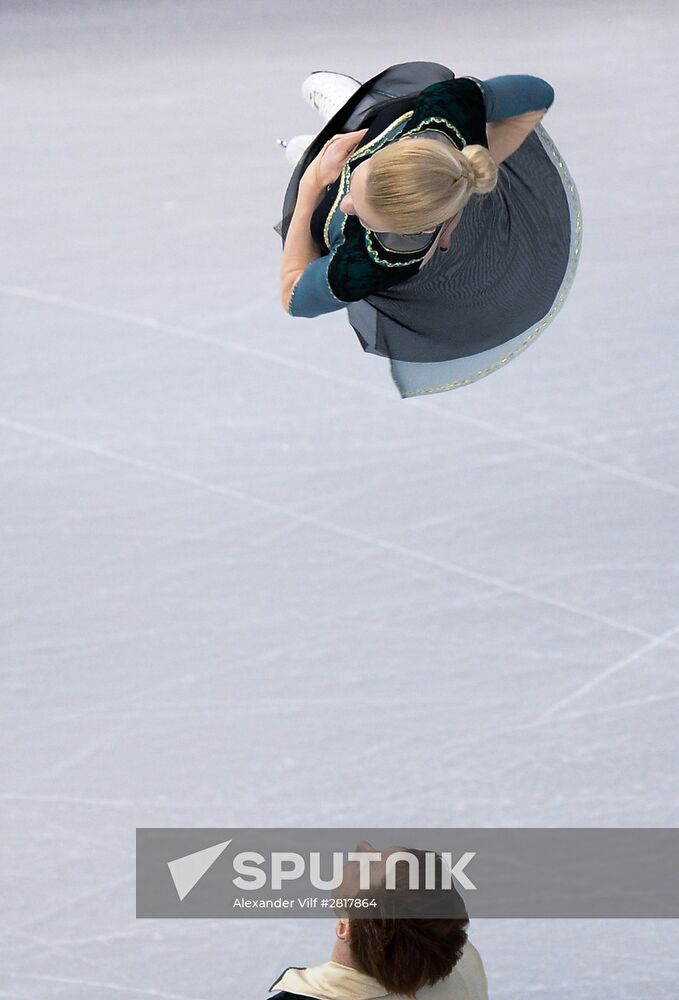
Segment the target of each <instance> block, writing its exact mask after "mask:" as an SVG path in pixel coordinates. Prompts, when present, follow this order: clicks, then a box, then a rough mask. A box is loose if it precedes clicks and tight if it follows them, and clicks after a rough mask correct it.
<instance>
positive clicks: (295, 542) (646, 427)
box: [0, 0, 679, 1000]
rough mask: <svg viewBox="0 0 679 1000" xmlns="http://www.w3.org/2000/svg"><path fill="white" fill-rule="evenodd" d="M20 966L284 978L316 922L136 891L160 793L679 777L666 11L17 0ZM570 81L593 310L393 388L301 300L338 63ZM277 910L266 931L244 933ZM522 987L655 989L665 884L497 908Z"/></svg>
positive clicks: (470, 816) (570, 803)
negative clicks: (297, 269) (299, 160)
mask: <svg viewBox="0 0 679 1000" xmlns="http://www.w3.org/2000/svg"><path fill="white" fill-rule="evenodd" d="M0 26H1V30H0V51H1V53H2V59H3V73H2V77H1V78H0V92H1V100H2V105H3V110H4V114H3V116H2V121H3V126H2V143H1V144H0V164H1V176H2V183H1V184H0V217H1V218H2V229H3V240H2V244H3V246H2V268H1V272H0V278H1V288H0V292H1V294H0V308H1V310H2V365H1V366H0V390H1V396H2V402H1V404H0V439H1V445H0V446H1V447H2V455H3V462H4V466H3V475H2V538H3V545H2V560H3V569H4V571H3V573H2V578H1V586H2V591H3V593H2V621H3V626H4V627H3V635H2V640H1V644H2V645H1V648H2V659H3V667H2V677H3V695H4V697H3V699H2V765H3V779H2V800H3V802H2V816H3V826H4V831H3V837H2V852H3V856H4V862H3V869H4V871H5V885H4V888H3V893H2V896H3V908H2V909H3V915H2V922H3V955H2V961H1V963H0V967H1V968H2V975H1V976H0V983H1V985H0V997H11V998H13V1000H29V998H30V1000H53V998H73V997H78V998H80V997H87V998H90V997H92V998H97V1000H115V998H118V997H126V998H127V997H129V998H131V1000H134V998H143V997H154V998H164V1000H179V998H182V1000H189V998H190V1000H223V998H224V1000H225V998H233V1000H236V998H241V997H254V998H257V997H261V998H264V997H265V996H266V993H267V988H268V986H269V984H270V983H271V982H272V981H273V979H274V978H275V976H276V975H277V974H278V973H279V972H280V971H281V970H282V969H283V968H284V967H286V966H288V965H304V964H316V963H317V962H321V961H324V960H325V959H326V958H327V957H328V955H329V950H330V947H331V944H332V940H333V928H332V924H331V923H330V922H328V921H319V922H315V921H314V922H310V921H304V922H301V921H300V922H293V921H278V922H276V921H266V922H259V923H257V924H256V925H253V924H251V923H249V922H248V921H228V922H227V921H224V922H213V921H195V922H191V921H181V922H172V921H168V922H163V921H136V920H135V917H134V831H135V827H137V826H175V825H177V826H220V827H222V826H223V827H228V826H248V825H255V826H269V825H270V826H278V825H290V826H294V825H297V824H302V825H306V826H330V825H343V826H356V825H359V824H360V823H363V822H365V823H366V824H367V825H369V826H378V825H385V826H387V825H388V826H399V825H406V826H417V825H421V826H444V825H461V826H503V825H508V826H523V825H528V826H562V825H565V826H579V825H594V826H607V825H610V826H626V825H628V826H639V825H649V826H662V825H676V824H677V822H678V819H679V816H678V811H677V807H678V804H679V791H678V782H677V762H678V750H679V726H678V725H677V721H678V715H679V609H678V602H677V595H678V592H679V586H678V583H679V559H678V558H677V557H678V554H679V553H678V551H677V508H678V501H679V463H678V462H677V453H676V442H677V430H678V424H679V407H678V405H677V388H676V370H677V364H678V362H679V348H678V344H679V341H678V339H677V321H676V316H677V308H676V307H677V301H676V299H677V292H676V288H677V282H676V263H677V249H678V241H679V237H678V235H677V234H678V232H679V229H678V227H677V222H678V221H679V220H678V219H677V199H676V155H675V154H676V149H675V146H674V143H675V140H676V135H677V127H678V124H679V123H678V120H677V102H676V101H675V100H674V98H673V94H674V93H675V90H676V85H677V83H678V82H679V68H678V66H677V62H676V49H677V32H676V28H677V11H676V6H675V5H674V4H673V3H671V2H667V3H646V4H633V3H631V2H623V3H619V2H616V3H612V2H610V3H608V2H606V3H589V4H586V5H585V4H577V3H576V4H572V3H553V4H549V5H547V4H537V3H522V2H517V3H514V2H513V3H504V2H496V3H487V4H484V5H483V7H482V9H478V5H476V4H473V3H471V2H469V0H462V2H460V3H455V4H448V3H436V4H433V3H426V4H425V3H422V2H417V0H409V2H408V3H407V4H406V3H398V4H396V3H393V2H390V3H385V2H381V0H380V2H376V3H372V4H371V5H369V7H368V9H367V10H364V9H362V5H361V4H359V3H358V2H355V0H351V2H345V3H343V4H341V5H338V6H337V7H336V8H332V7H328V6H327V5H319V4H317V3H310V2H306V0H305V2H298V0H296V2H295V3H294V4H277V3H275V2H274V0H270V2H267V3H264V2H260V3H258V4H254V5H251V8H250V9H249V10H247V11H246V10H245V7H244V5H237V4H236V3H234V2H232V0H229V2H226V3H218V2H216V0H213V2H203V0H194V2H191V0H181V2H180V0H176V2H169V0H157V2H153V3H152V2H147V3H142V2H140V3H130V2H121V0H115V2H103V0H100V2H82V3H77V4H76V3H67V2H65V0H57V2H51V3H49V4H24V3H19V2H13V3H10V2H5V3H3V5H2V15H1V25H0ZM409 59H430V60H433V61H436V62H443V63H445V64H447V65H450V66H451V67H452V68H453V69H454V70H455V71H456V72H457V73H458V74H460V75H461V74H464V73H472V74H474V75H477V76H480V77H484V76H493V75H496V74H499V73H511V72H517V73H519V72H529V73H535V74H538V75H542V76H544V77H546V78H547V79H549V80H550V82H551V83H552V84H553V85H554V87H555V90H556V94H557V97H556V103H555V105H554V107H553V109H552V110H551V111H550V112H549V115H548V117H547V119H546V121H545V124H546V126H547V127H548V129H549V131H550V134H551V135H552V136H553V138H554V139H555V141H556V143H557V145H558V146H559V148H560V150H561V151H562V153H563V155H564V157H565V158H566V161H567V163H568V166H569V168H570V169H571V171H572V173H573V175H574V177H575V178H576V181H577V183H578V186H579V190H580V194H581V198H582V205H583V213H584V239H583V254H582V263H581V266H580V270H579V273H578V276H577V279H576V283H575V286H574V290H573V292H572V294H571V297H570V299H569V301H568V302H567V303H566V306H565V308H564V310H563V312H562V313H561V314H560V315H559V316H558V317H557V319H556V320H555V322H554V323H553V325H552V326H551V327H550V328H549V329H548V330H547V331H546V332H545V333H544V334H543V336H542V337H541V338H540V339H539V340H538V341H537V342H536V343H535V344H534V345H533V346H532V347H531V348H530V349H529V350H528V351H527V352H526V353H525V354H524V355H523V356H522V357H520V358H517V359H516V360H515V361H513V362H512V364H511V365H510V366H508V367H507V368H506V369H503V370H501V371H499V372H497V373H496V374H494V375H492V376H490V377H489V378H487V379H484V380H482V381H481V382H478V383H476V384H474V385H471V386H469V387H467V388H465V389H461V390H457V391H455V392H452V393H447V394H443V395H441V396H437V397H435V398H431V399H419V400H409V401H407V402H403V401H401V400H400V398H399V397H398V394H397V393H396V391H395V389H394V388H393V386H392V384H391V382H390V378H389V374H388V368H387V364H386V362H384V361H383V360H382V359H378V358H375V357H370V356H366V355H364V354H363V352H362V351H361V350H360V348H359V346H358V344H357V342H356V339H355V337H354V334H353V332H352V331H351V329H350V328H349V326H348V324H347V322H346V319H345V317H344V314H343V313H334V314H331V315H328V316H325V317H321V318H319V319H317V320H301V319H292V318H291V317H289V316H287V315H286V314H285V313H284V312H283V310H282V308H281V305H280V301H279V290H278V266H279V261H280V240H279V238H278V237H277V236H276V234H275V233H274V232H273V230H272V226H273V224H274V223H275V222H276V221H277V220H278V219H279V218H280V209H281V203H282V197H283V191H284V188H285V185H286V182H287V178H288V173H289V168H288V165H287V164H286V162H285V157H284V155H283V153H282V151H281V149H280V147H278V146H277V145H276V143H275V139H276V138H277V137H278V136H281V137H284V138H287V137H290V136H292V135H295V134H297V133H304V132H313V131H314V130H315V129H317V128H318V127H319V124H320V122H319V119H318V118H317V117H316V115H315V112H314V111H313V110H312V109H311V108H310V107H308V106H307V105H305V104H304V103H303V102H302V100H301V97H300V95H299V87H300V84H301V81H302V79H303V78H304V77H305V76H306V75H307V74H308V73H309V72H311V71H312V70H316V69H330V70H337V71H341V72H346V73H349V74H351V75H352V76H355V77H357V78H358V79H361V80H363V79H367V78H368V77H369V76H373V75H374V74H375V73H377V72H378V71H379V70H380V69H383V68H385V67H386V66H388V65H390V64H392V63H397V62H403V61H406V60H409ZM253 928H254V929H253ZM473 939H474V940H475V942H476V944H477V945H478V946H479V948H480V949H481V951H482V954H483V957H484V961H485V963H486V967H487V971H488V975H489V979H490V984H491V995H492V997H493V998H495V1000H525V998H526V997H527V996H538V997H541V998H546V1000H563V998H571V997H578V998H583V1000H601V998H602V997H615V998H616V1000H640V998H643V1000H661V998H662V1000H664V998H670V997H674V996H676V989H677V987H676V983H677V980H678V979H679V963H678V960H677V955H679V948H678V943H679V942H678V935H677V925H676V923H672V922H665V923H662V922H647V923H643V924H638V923H636V922H634V921H610V922H586V923H576V922H556V921H552V922H538V921H536V922H515V923H513V922H510V921H505V922H500V921H485V922H479V923H478V924H477V925H476V926H475V927H474V928H473Z"/></svg>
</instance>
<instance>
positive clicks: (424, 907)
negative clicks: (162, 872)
mask: <svg viewBox="0 0 679 1000" xmlns="http://www.w3.org/2000/svg"><path fill="white" fill-rule="evenodd" d="M356 849H357V850H358V851H372V852H374V850H375V848H373V847H372V845H371V844H369V843H367V841H362V842H361V843H360V844H358V845H357V848H356ZM398 850H402V848H395V847H393V848H389V849H387V850H384V851H382V852H380V853H381V855H382V861H381V862H380V863H379V864H378V863H375V864H373V865H371V870H370V888H369V889H368V890H363V891H361V890H360V889H357V888H356V885H357V884H358V876H357V874H356V872H355V871H354V872H353V873H352V871H351V869H352V868H357V867H358V863H357V862H356V861H352V862H349V863H348V864H347V865H345V875H344V878H343V883H342V888H341V889H340V890H338V895H339V896H340V897H341V898H342V899H347V898H349V899H356V898H360V897H364V898H365V900H366V902H369V903H370V905H371V908H365V909H357V908H355V909H354V910H353V914H354V915H351V914H350V913H349V915H348V911H347V909H345V910H343V911H341V915H340V916H339V919H338V921H337V924H336V927H335V934H336V938H337V940H336V941H335V946H334V948H333V950H332V954H331V956H330V960H329V961H328V962H325V963H323V964H322V965H316V966H312V967H311V968H299V967H297V966H292V967H290V968H288V969H286V970H285V971H284V972H283V973H282V974H281V975H280V976H279V977H278V978H277V979H276V981H275V982H274V983H273V985H272V986H271V987H270V989H271V990H272V991H273V990H276V991H277V992H276V994H275V996H274V997H272V998H271V1000H303V998H307V1000H309V998H315V1000H329V998H332V1000H392V998H393V1000H397V998H398V997H401V998H403V997H413V998H416V1000H488V985H487V982H486V974H485V970H484V968H483V963H482V961H481V956H480V955H479V953H478V951H477V950H476V948H474V946H473V945H472V943H471V941H469V940H468V937H467V927H468V924H469V917H468V915H467V911H466V908H465V906H464V902H463V900H462V898H461V897H460V895H459V893H458V892H457V890H456V889H455V888H454V887H453V888H451V889H441V888H434V889H410V888H409V886H408V879H409V875H410V872H409V868H408V867H407V866H406V865H405V863H404V862H399V863H398V864H396V865H395V866H394V869H395V888H394V889H393V890H387V889H386V887H385V884H386V882H385V862H386V859H387V858H388V856H389V855H390V854H393V853H394V852H395V851H398ZM409 853H410V854H412V855H414V856H415V857H416V858H417V860H418V868H419V873H418V874H419V878H420V885H424V884H425V872H426V861H425V852H424V851H417V850H413V849H409ZM435 864H436V878H437V880H439V879H440V877H441V870H442V860H441V857H440V855H436V861H435ZM438 884H439V886H440V884H441V883H440V882H439V883H438ZM349 885H350V886H352V888H351V889H350V890H349V889H347V886H349ZM376 911H377V916H373V915H372V914H374V913H375V912H376ZM357 914H362V915H361V916H358V915H357ZM366 914H370V916H366ZM432 914H434V915H433V916H432Z"/></svg>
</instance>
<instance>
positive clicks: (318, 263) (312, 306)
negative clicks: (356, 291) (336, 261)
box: [288, 254, 347, 318]
mask: <svg viewBox="0 0 679 1000" xmlns="http://www.w3.org/2000/svg"><path fill="white" fill-rule="evenodd" d="M332 259H333V254H327V255H326V256H325V257H319V258H318V260H312V262H311V263H310V264H307V266H306V267H305V268H304V270H303V271H302V276H301V277H300V278H299V279H298V281H297V284H296V285H295V287H294V288H293V290H292V296H291V299H290V304H289V306H288V312H289V313H290V315H291V316H306V317H308V318H311V317H313V316H322V315H323V313H330V312H336V311H337V310H338V309H344V307H345V306H346V305H347V302H345V301H344V300H342V299H338V298H337V296H336V295H335V293H334V292H333V290H332V288H331V287H330V282H329V281H328V268H329V267H330V263H331V261H332Z"/></svg>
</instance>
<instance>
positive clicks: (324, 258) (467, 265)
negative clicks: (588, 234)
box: [274, 62, 582, 397]
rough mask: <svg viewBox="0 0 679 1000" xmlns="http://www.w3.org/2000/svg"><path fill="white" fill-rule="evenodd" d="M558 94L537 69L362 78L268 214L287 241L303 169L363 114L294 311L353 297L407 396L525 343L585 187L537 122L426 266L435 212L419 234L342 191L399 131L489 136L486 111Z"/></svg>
mask: <svg viewBox="0 0 679 1000" xmlns="http://www.w3.org/2000/svg"><path fill="white" fill-rule="evenodd" d="M507 95H509V100H507ZM552 99H553V91H552V90H551V88H550V87H549V85H548V84H545V83H544V81H541V80H539V78H536V77H521V76H516V77H498V78H495V80H491V81H481V80H477V79H475V78H472V77H459V78H456V77H455V76H454V74H453V73H452V71H451V70H450V69H448V68H447V67H445V66H442V65H440V64H438V63H430V62H409V63H401V64H398V65H396V66H391V67H389V68H388V69H387V70H385V71H384V72H382V73H380V74H378V75H377V76H376V77H373V78H372V79H371V80H369V81H367V82H366V83H364V84H362V85H361V87H360V88H359V89H358V90H357V91H356V93H355V94H354V95H353V96H352V97H351V98H350V100H349V101H348V102H347V103H346V104H345V105H344V106H343V107H342V108H341V109H340V110H339V111H338V112H337V113H336V114H335V115H334V116H333V118H331V119H330V121H329V122H328V123H327V124H326V125H325V126H324V128H323V129H322V131H321V132H320V133H319V134H318V135H317V136H316V138H315V139H314V141H313V142H312V144H311V146H310V147H309V148H308V149H307V150H306V151H305V153H304V155H303V157H302V159H301V160H300V162H299V163H298V164H297V166H296V167H295V169H294V171H293V174H292V177H291V179H290V182H289V185H288V188H287V191H286V195H285V199H284V204H283V218H282V219H281V222H279V223H278V224H277V226H275V227H274V228H275V229H276V231H277V232H279V234H280V235H281V238H282V240H283V243H285V237H286V235H287V230H288V227H289V224H290V220H291V218H292V213H293V211H294V206H295V202H296V199H297V191H298V186H299V181H300V178H301V176H302V174H303V173H304V171H305V170H306V167H307V166H308V164H309V163H310V162H311V160H312V159H313V158H314V157H315V156H316V154H317V153H318V151H319V149H320V148H321V147H322V146H323V144H324V143H325V142H326V140H327V139H328V138H330V137H331V136H332V135H335V134H337V133H340V132H350V131H354V130H357V129H360V128H366V127H367V128H368V132H367V133H366V135H365V137H364V138H363V139H362V141H361V144H360V146H359V147H358V148H357V150H356V151H355V152H354V153H353V154H352V155H351V156H350V157H349V159H348V161H347V163H346V165H345V167H344V169H343V171H342V173H341V175H340V177H339V178H338V180H337V181H336V182H335V183H334V184H332V185H329V187H328V189H327V190H326V194H325V196H324V198H323V201H322V202H321V203H320V204H319V205H318V207H317V208H316V210H315V212H314V215H313V218H312V222H311V232H312V235H313V236H314V239H315V242H316V243H317V245H318V246H319V248H320V249H321V256H320V258H319V259H318V260H316V261H312V263H311V264H309V265H308V267H307V268H306V269H305V271H304V273H303V274H302V277H301V278H300V279H299V281H298V283H297V285H296V287H295V290H294V292H293V295H292V299H291V303H290V308H289V312H290V314H291V315H293V316H306V317H313V316H319V315H322V314H323V313H326V312H333V311H336V310H340V309H346V310H347V315H348V319H349V323H350V324H351V326H352V328H353V329H354V331H355V333H356V334H357V336H358V339H359V341H360V343H361V345H362V347H363V349H364V350H365V351H367V352H369V353H373V354H378V355H381V356H383V357H387V358H389V359H390V363H391V373H392V377H393V379H394V382H395V384H396V386H397V388H398V390H399V392H400V393H401V396H403V397H408V396H419V395H427V394H430V393H436V392H444V391H446V390H448V389H455V388H458V387H459V386H463V385H468V384H469V383H471V382H475V381H476V380H478V379H480V378H483V377H484V376H485V375H489V374H490V373H491V372H493V371H496V370H497V369H499V368H501V367H504V366H505V365H506V364H507V363H508V362H509V361H510V360H512V359H513V358H515V357H516V356H517V355H518V354H520V353H521V352H522V351H524V350H525V349H526V347H528V346H529V345H530V344H531V343H533V341H534V340H535V339H536V338H537V337H538V336H539V335H540V334H541V333H542V331H543V330H544V329H545V328H546V327H547V326H548V324H549V323H550V322H551V321H552V319H553V318H554V316H555V315H556V313H557V312H558V311H559V309H560V308H561V306H562V305H563V302H564V300H565V299H566V296H567V294H568V292H569V290H570V287H571V284H572V281H573V277H574V274H575V270H576V267H577V263H578V259H579V254H580V242H581V233H582V222H581V211H580V204H579V199H578V193H577V189H576V187H575V184H574V182H573V180H572V178H571V176H570V174H569V172H568V169H567V167H566V165H565V163H564V160H563V157H562V156H561V155H560V153H559V151H558V150H557V148H556V147H555V145H554V143H553V142H552V140H551V138H550V137H549V135H548V133H547V131H546V129H545V128H544V127H543V126H541V125H538V126H537V128H536V129H535V130H534V131H533V132H532V133H531V134H530V135H529V137H528V138H527V139H526V140H525V141H524V142H523V143H522V145H521V147H520V148H519V149H518V150H517V151H516V152H515V153H513V154H512V155H511V156H510V157H508V158H507V159H506V160H505V161H504V162H503V163H502V164H501V165H500V168H499V177H498V183H497V186H496V188H495V190H494V191H492V192H491V193H490V194H487V195H483V196H472V198H471V199H470V201H469V202H468V204H467V205H466V207H465V209H464V211H463V213H462V216H461V219H460V222H459V224H458V225H457V228H456V229H455V231H454V233H453V237H452V243H451V246H450V249H449V250H448V251H447V252H443V251H438V250H437V251H435V252H434V255H433V257H432V258H431V259H430V260H429V261H427V263H426V264H425V266H424V267H422V268H421V264H422V260H423V259H424V257H425V256H426V254H427V252H428V251H429V249H430V248H431V246H432V244H433V242H434V241H435V240H436V238H437V237H438V233H439V230H440V228H441V226H439V227H437V229H436V230H435V232H434V233H425V234H419V235H416V236H403V235H399V234H396V233H375V232H372V231H370V230H367V229H365V228H364V227H363V226H362V225H361V224H360V222H359V220H358V217H357V216H354V215H352V216H348V215H346V214H344V213H343V212H341V211H340V209H339V204H340V202H341V201H342V199H343V197H344V195H345V194H346V191H347V188H348V185H349V182H350V179H351V171H352V170H353V168H354V167H355V166H357V165H358V164H359V163H361V162H363V160H364V159H366V158H367V157H369V156H371V155H372V154H373V153H375V152H376V151H377V150H378V149H381V148H383V147H384V146H385V145H386V144H387V143H389V142H391V141H394V140H395V139H396V138H400V137H402V136H404V135H413V136H416V135H428V136H430V137H433V138H437V139H439V140H440V141H442V142H444V143H452V144H453V145H454V146H456V148H458V149H461V148H464V146H466V145H471V144H475V143H479V144H481V145H484V146H487V144H488V143H487V138H486V123H487V122H488V121H497V120H500V119H501V118H504V117H510V116H511V115H514V114H520V113H523V112H524V111H527V110H534V109H537V108H539V107H547V106H549V104H550V103H551V100H552Z"/></svg>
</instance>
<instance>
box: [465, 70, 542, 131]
mask: <svg viewBox="0 0 679 1000" xmlns="http://www.w3.org/2000/svg"><path fill="white" fill-rule="evenodd" d="M479 83H480V84H481V89H482V90H483V103H484V105H485V108H486V121H488V122H500V121H502V120H503V119H505V118H516V117H517V116H519V115H525V114H527V113H528V112H531V111H532V112H535V111H542V112H543V113H544V112H545V111H547V109H548V108H550V107H551V105H552V104H553V102H554V88H553V87H552V86H551V85H550V84H549V83H547V81H546V80H543V79H541V78H540V77H539V76H528V75H526V74H525V73H520V74H519V73H516V74H513V75H510V76H493V77H491V78H490V80H480V81H479Z"/></svg>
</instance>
